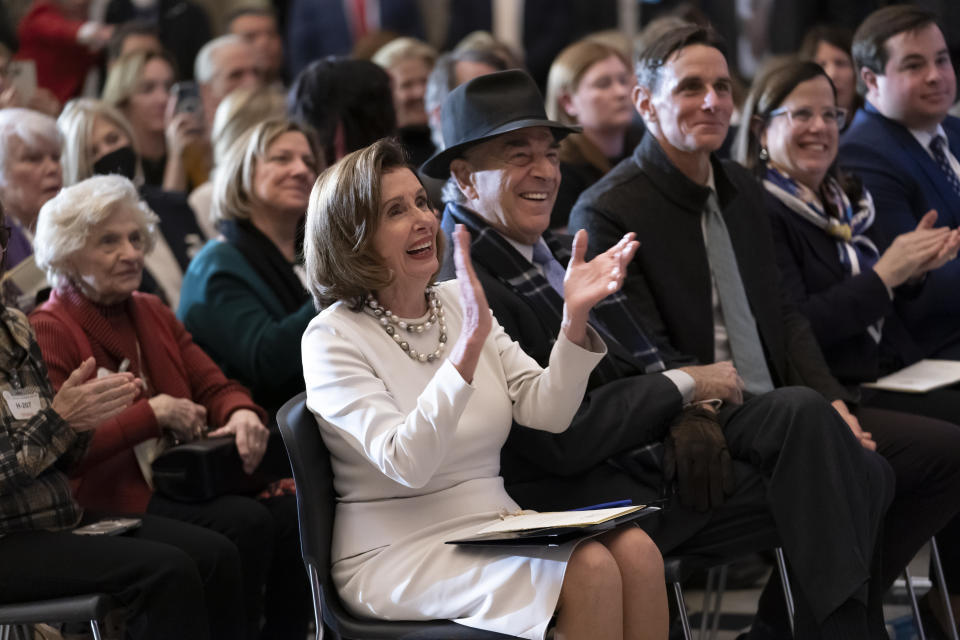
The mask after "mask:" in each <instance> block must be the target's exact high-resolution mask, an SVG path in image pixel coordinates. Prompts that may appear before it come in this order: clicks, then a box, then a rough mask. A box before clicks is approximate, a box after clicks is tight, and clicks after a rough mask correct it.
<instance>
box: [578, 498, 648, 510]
mask: <svg viewBox="0 0 960 640" xmlns="http://www.w3.org/2000/svg"><path fill="white" fill-rule="evenodd" d="M632 504H633V500H614V501H613V502H601V503H600V504H593V505H590V506H589V507H580V508H578V509H570V511H593V510H595V509H615V508H617V507H629V506H630V505H632Z"/></svg>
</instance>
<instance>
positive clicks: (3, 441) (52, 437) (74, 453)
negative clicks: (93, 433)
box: [0, 308, 88, 536]
mask: <svg viewBox="0 0 960 640" xmlns="http://www.w3.org/2000/svg"><path fill="white" fill-rule="evenodd" d="M17 393H27V394H33V393H36V394H37V396H38V397H39V402H40V411H38V412H37V413H35V414H34V415H33V416H31V417H29V418H26V419H19V420H18V419H17V418H15V417H14V415H13V413H12V411H11V410H10V406H9V403H10V398H11V395H12V394H17ZM0 394H2V395H3V399H2V400H0V536H2V535H3V534H4V533H12V532H14V531H23V530H29V529H66V528H69V527H72V526H74V525H76V524H77V522H79V520H80V517H81V515H82V513H83V512H82V510H81V508H80V505H78V504H77V503H76V501H74V499H73V497H72V495H71V493H70V482H69V481H68V480H67V477H66V476H65V475H64V473H63V472H62V471H61V470H60V469H61V468H65V467H67V466H69V465H71V464H73V463H74V462H76V461H77V460H78V459H79V458H80V456H82V454H83V451H84V446H85V444H86V443H87V442H88V438H87V437H86V436H80V435H78V434H77V433H76V432H75V431H74V430H73V429H71V428H70V426H69V425H68V424H67V423H66V422H64V420H63V419H62V418H61V417H60V416H59V415H57V413H56V412H55V411H54V410H53V409H52V408H51V404H52V402H53V395H54V394H53V387H52V386H51V384H50V380H49V379H48V378H47V367H46V365H44V363H43V358H42V357H41V355H40V347H39V346H37V343H36V341H35V340H34V337H33V331H32V330H31V328H30V324H29V323H28V322H27V318H26V316H24V315H23V314H22V313H20V312H19V311H16V310H13V309H9V308H4V309H3V311H2V312H0Z"/></svg>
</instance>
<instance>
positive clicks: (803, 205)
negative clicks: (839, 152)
mask: <svg viewBox="0 0 960 640" xmlns="http://www.w3.org/2000/svg"><path fill="white" fill-rule="evenodd" d="M763 186H764V187H766V189H767V191H769V192H770V193H771V194H773V195H774V196H776V197H777V199H778V200H780V202H782V203H783V204H785V205H786V206H787V207H788V208H789V209H790V210H791V211H793V212H794V213H796V214H797V215H798V216H800V217H801V218H803V219H804V220H806V221H807V222H809V223H811V224H813V225H814V226H816V227H818V228H820V229H823V231H824V232H825V233H826V234H827V235H828V236H830V237H831V238H833V239H834V240H835V241H836V244H837V254H838V256H839V258H840V265H841V266H842V267H843V269H844V271H845V272H846V277H848V278H849V277H851V276H855V275H858V274H860V273H863V272H864V271H869V270H870V269H872V268H873V265H875V264H876V263H877V260H878V259H879V258H880V252H879V251H878V250H877V246H876V245H875V244H873V241H872V240H870V238H868V237H867V236H865V235H864V233H865V232H866V231H867V229H869V228H870V226H871V225H872V224H873V218H874V215H875V211H874V207H873V198H872V197H870V192H868V191H867V190H866V189H864V190H863V195H862V196H861V197H860V202H858V203H857V208H856V210H854V208H853V206H852V205H851V203H850V199H849V198H848V197H847V194H846V193H844V191H843V189H842V188H840V185H839V184H838V183H837V181H836V180H835V179H834V178H832V177H831V176H827V177H826V178H825V179H824V182H823V188H822V189H821V195H817V194H816V193H815V192H814V191H813V190H812V189H810V188H809V187H807V186H806V185H803V184H800V183H799V182H797V181H796V180H794V179H793V178H791V177H790V176H788V175H786V174H785V173H783V172H781V171H778V170H777V169H775V168H773V167H772V166H768V167H767V175H766V177H765V178H764V180H763ZM822 198H823V199H828V200H829V201H830V203H831V204H832V205H833V209H834V211H836V212H837V213H838V215H839V217H834V216H831V215H830V214H828V213H827V211H826V209H825V207H824V205H823V199H822ZM882 323H883V320H882V319H881V320H880V321H879V322H878V323H876V324H874V325H871V326H869V327H867V330H868V331H869V333H870V336H871V337H872V338H873V339H874V340H875V341H876V342H880V332H881V329H882V326H883V324H882Z"/></svg>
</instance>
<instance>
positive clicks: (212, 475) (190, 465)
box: [152, 436, 270, 502]
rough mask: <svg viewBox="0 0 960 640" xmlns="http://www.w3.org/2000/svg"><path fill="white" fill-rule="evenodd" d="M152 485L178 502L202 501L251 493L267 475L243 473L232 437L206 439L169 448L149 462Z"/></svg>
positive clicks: (261, 484) (259, 488) (161, 493)
mask: <svg viewBox="0 0 960 640" xmlns="http://www.w3.org/2000/svg"><path fill="white" fill-rule="evenodd" d="M152 467H153V487H154V490H155V491H156V492H157V493H159V494H160V495H162V496H164V497H167V498H170V499H171V500H177V501H180V502H202V501H204V500H210V499H212V498H216V497H218V496H222V495H228V494H252V493H256V492H258V491H260V490H261V489H263V488H264V487H265V486H266V485H267V484H268V482H269V480H270V479H269V478H268V477H267V476H266V475H265V474H263V473H262V472H261V471H260V470H257V471H254V472H253V474H252V475H247V474H246V473H245V472H244V470H243V462H242V461H241V460H240V453H239V452H238V451H237V443H236V441H235V440H234V438H233V436H224V437H222V438H206V439H203V440H196V441H194V442H187V443H185V444H180V445H176V446H174V447H170V448H169V449H167V450H166V451H164V452H163V453H161V454H160V455H159V456H157V458H156V460H154V461H153V465H152Z"/></svg>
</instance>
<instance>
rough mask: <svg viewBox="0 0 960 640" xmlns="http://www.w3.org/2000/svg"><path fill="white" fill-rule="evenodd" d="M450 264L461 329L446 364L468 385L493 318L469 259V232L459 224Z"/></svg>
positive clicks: (454, 235) (471, 379)
mask: <svg viewBox="0 0 960 640" xmlns="http://www.w3.org/2000/svg"><path fill="white" fill-rule="evenodd" d="M453 263H454V266H455V267H456V272H457V284H458V286H459V288H460V307H461V308H462V309H463V327H462V328H461V329H460V337H459V338H458V339H457V342H456V344H454V345H453V349H452V350H451V351H450V361H451V362H452V363H453V366H455V367H456V368H457V371H459V372H460V375H461V376H463V379H464V380H466V381H467V382H472V381H473V372H474V370H475V369H476V366H477V361H478V360H479V358H480V351H481V349H482V348H483V343H484V341H485V340H486V339H487V335H488V334H489V333H490V329H491V327H493V317H492V316H491V315H490V305H489V304H487V296H486V295H485V294H484V293H483V285H481V284H480V279H479V278H478V277H477V273H476V271H474V270H473V261H471V260H470V232H469V231H467V229H466V228H465V227H464V226H463V225H462V224H458V225H457V228H456V230H455V231H454V232H453Z"/></svg>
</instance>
